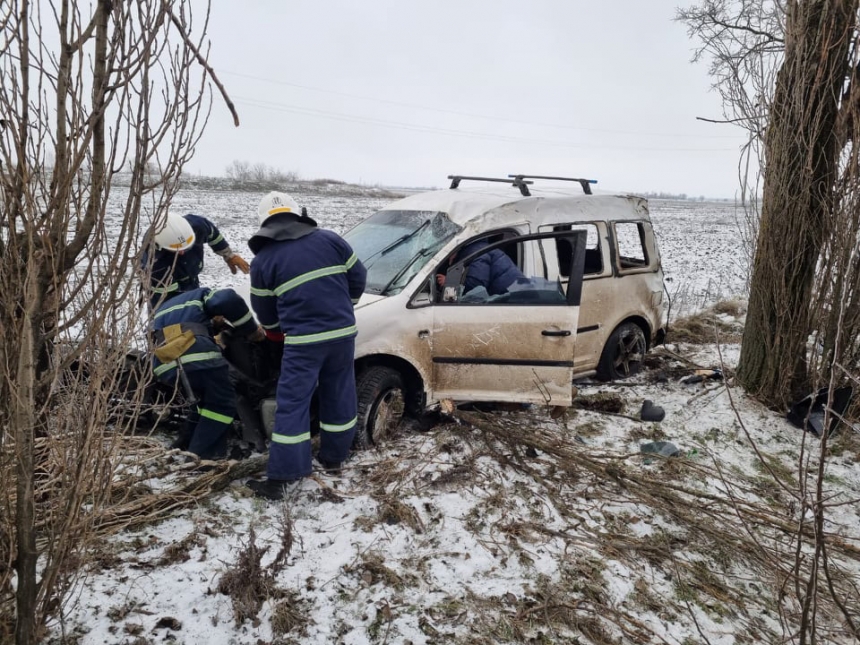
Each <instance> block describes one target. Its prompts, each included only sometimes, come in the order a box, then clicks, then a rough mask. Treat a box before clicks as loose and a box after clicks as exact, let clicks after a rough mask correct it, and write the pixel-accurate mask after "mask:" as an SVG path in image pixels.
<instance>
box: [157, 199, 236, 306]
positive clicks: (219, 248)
mask: <svg viewBox="0 0 860 645" xmlns="http://www.w3.org/2000/svg"><path fill="white" fill-rule="evenodd" d="M184 217H185V219H186V220H187V221H188V223H189V224H190V225H191V229H192V230H193V231H194V244H193V245H192V246H191V248H189V249H187V250H185V251H184V252H182V253H176V252H174V251H166V250H164V249H158V250H156V251H155V254H154V255H153V257H152V268H151V273H150V280H149V282H150V284H149V289H150V303H151V304H152V306H153V307H155V306H157V305H158V303H159V302H160V301H162V297H164V298H165V299H166V298H172V297H173V296H175V295H177V294H180V293H185V292H186V291H191V290H192V289H197V288H199V287H200V280H199V279H198V278H199V276H200V272H201V271H202V270H203V254H204V249H203V245H204V244H208V245H209V247H210V248H211V249H212V250H213V251H214V252H215V253H223V252H224V251H226V250H228V249H229V248H230V245H229V244H228V243H227V240H225V239H224V236H223V235H221V231H219V230H218V227H217V226H215V224H213V223H212V222H210V221H209V220H208V219H206V218H205V217H202V216H201V215H192V214H191V213H189V214H188V215H184ZM148 261H149V252H146V253H144V256H143V266H144V267H147V263H148ZM165 294H167V295H165Z"/></svg>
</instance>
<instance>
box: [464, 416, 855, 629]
mask: <svg viewBox="0 0 860 645" xmlns="http://www.w3.org/2000/svg"><path fill="white" fill-rule="evenodd" d="M457 416H458V418H459V419H460V420H461V422H462V423H464V424H468V426H467V427H471V428H473V429H474V430H473V431H472V433H471V435H472V436H471V438H470V439H469V441H471V442H472V443H473V444H474V443H475V438H476V436H477V437H479V438H481V439H482V440H483V441H484V442H485V443H486V446H487V451H485V452H489V453H490V454H496V455H516V454H521V453H522V451H523V449H524V447H529V448H532V449H533V450H534V451H535V452H536V453H537V454H539V455H542V457H541V459H540V460H538V462H537V463H536V462H535V461H534V460H528V459H518V458H509V459H507V460H506V462H505V463H506V465H507V466H508V467H510V468H512V469H514V471H516V472H519V473H522V474H523V475H526V476H528V477H529V478H531V479H533V480H534V482H535V483H536V484H537V489H534V488H532V490H531V494H532V496H535V495H539V496H541V497H543V498H545V499H546V500H547V501H548V503H550V504H551V505H552V507H553V508H554V509H555V511H556V512H557V513H559V514H560V515H562V516H563V517H570V521H571V522H572V523H573V524H574V525H575V526H576V529H575V530H572V529H570V530H559V529H551V528H549V526H548V525H547V524H546V523H545V522H543V521H541V520H540V519H539V518H538V519H536V521H534V522H532V523H529V524H522V523H516V522H511V521H510V520H505V521H504V522H502V521H499V520H495V519H494V516H493V513H492V512H490V511H489V510H480V509H478V508H474V509H473V513H472V514H470V518H469V519H467V523H468V522H471V527H470V530H473V531H474V532H475V533H476V535H487V534H488V533H489V534H491V535H492V534H493V533H499V534H500V535H502V534H503V535H506V536H507V537H508V544H509V545H515V544H516V543H518V542H521V541H526V542H529V543H531V544H535V543H536V540H537V536H539V535H541V534H543V535H545V536H546V539H560V540H563V541H564V542H565V544H566V545H567V546H566V547H565V551H566V552H570V553H577V552H579V553H582V552H583V550H585V551H587V552H592V553H594V552H597V553H600V554H602V558H605V559H606V560H615V561H618V562H621V563H624V566H626V567H628V568H629V569H630V570H632V571H634V572H635V571H643V563H647V565H648V566H650V567H652V568H653V570H657V571H663V572H664V575H665V576H666V577H667V578H671V579H672V581H673V583H674V588H675V595H674V597H668V598H667V597H657V596H654V594H653V592H651V590H650V589H648V588H647V587H644V586H643V584H642V583H640V584H639V585H638V587H636V588H635V590H634V594H632V595H631V597H630V600H631V602H632V603H633V604H634V605H635V606H646V607H656V606H658V605H661V603H662V606H663V612H662V613H663V614H665V613H667V612H668V613H670V614H671V613H674V614H675V615H681V614H683V615H687V614H688V613H690V612H692V611H693V607H694V606H695V607H697V608H698V610H700V611H704V612H705V613H707V614H708V615H710V616H711V617H712V618H713V619H714V620H716V621H718V622H719V621H722V620H725V619H731V620H732V622H733V625H734V629H740V630H741V631H746V633H754V634H756V635H757V636H756V638H758V642H762V641H768V640H773V639H777V640H778V639H779V638H780V637H781V634H780V633H778V632H777V631H774V630H773V629H772V628H769V627H768V626H767V623H766V622H765V621H762V620H761V617H760V614H761V612H769V613H770V615H771V616H772V617H775V616H777V614H778V612H779V610H778V608H777V606H776V605H775V604H774V603H775V602H776V601H775V594H774V595H770V594H765V595H764V596H762V595H761V594H760V590H758V591H757V590H756V587H752V586H747V585H746V584H745V583H743V580H748V579H749V578H750V576H754V579H756V580H760V581H763V580H781V581H787V584H794V582H792V581H793V580H798V581H802V580H803V579H804V577H803V576H804V575H807V574H808V572H807V571H806V566H807V565H806V561H801V562H800V564H795V559H794V556H793V552H791V549H790V548H788V547H787V546H786V545H787V544H790V538H791V537H792V536H794V535H795V534H796V533H797V531H798V524H797V522H796V520H795V519H794V518H792V517H791V516H790V510H789V506H787V505H786V504H784V503H783V504H774V503H773V502H772V500H769V499H767V496H766V494H767V493H768V492H770V493H771V494H772V492H773V491H774V490H778V489H779V486H780V485H781V484H782V485H785V484H786V481H785V480H783V476H785V475H786V474H787V473H786V472H785V471H784V470H783V469H780V470H779V471H778V472H777V473H776V474H775V475H774V474H773V473H770V472H763V473H748V474H736V473H733V474H732V476H731V481H726V480H725V479H723V485H724V486H725V487H726V488H727V490H728V491H729V493H728V494H726V493H722V494H717V493H709V492H707V491H706V490H704V489H703V488H700V487H699V486H697V485H696V482H697V481H700V480H702V479H706V478H709V479H721V478H722V475H721V474H720V472H718V471H716V470H715V468H713V467H710V466H706V465H702V464H700V463H697V462H694V461H688V460H685V459H679V460H674V461H677V462H679V463H680V464H681V466H682V468H680V470H679V469H677V468H676V469H664V468H659V469H648V470H642V469H640V468H637V467H635V466H634V464H632V463H631V464H628V463H626V462H627V460H628V459H629V458H630V456H629V455H624V454H614V453H611V452H598V451H590V450H588V449H583V447H582V446H580V445H576V444H575V443H574V441H573V439H572V438H570V437H564V438H560V437H559V436H558V434H557V433H555V432H553V431H552V430H548V429H541V428H535V427H525V426H524V424H517V423H511V422H509V421H507V420H505V419H504V418H501V417H492V416H488V415H480V414H475V413H468V412H458V413H457ZM467 427H463V428H461V429H460V432H461V433H462V434H463V435H464V436H465V435H466V434H468V433H469V430H468V429H467ZM681 462H682V463H681ZM550 463H551V464H552V467H549V465H548V464H550ZM774 477H777V478H778V479H777V480H775V479H773V478H774ZM766 481H767V482H768V483H765V482H766ZM583 499H589V500H592V501H593V505H595V506H596V505H603V504H612V505H618V504H624V505H625V506H627V507H630V508H646V509H648V511H647V512H648V513H649V514H652V515H653V516H655V517H659V518H661V523H663V522H666V523H669V524H671V525H672V526H673V527H675V528H674V529H672V530H667V529H661V528H659V525H658V526H654V525H652V530H651V532H650V533H649V534H647V535H645V536H642V537H637V536H636V535H634V534H632V533H631V532H630V531H629V528H628V526H627V525H628V523H629V522H631V521H633V520H632V519H631V518H630V517H626V518H625V517H618V518H617V520H618V522H614V521H613V519H612V517H613V516H612V514H611V513H608V512H607V511H605V510H604V511H602V512H601V513H600V515H599V516H598V517H600V519H599V520H598V521H597V523H596V525H594V524H584V523H582V522H579V521H577V520H576V518H577V516H578V515H579V513H581V511H577V510H576V509H577V508H578V507H581V506H582V503H583ZM787 511H788V515H787ZM593 512H594V511H592V512H589V517H591V518H592V519H594V515H593ZM636 521H639V520H638V519H637V520H636ZM751 526H754V527H756V528H755V531H753V532H751V531H750V530H749V527H751ZM800 530H801V533H802V534H803V536H804V538H805V539H811V538H812V530H813V529H812V527H811V526H809V525H804V526H803V527H802V528H801V529H800ZM825 539H826V541H827V544H828V549H829V555H830V557H831V558H832V559H833V561H837V560H838V561H842V562H844V561H846V560H854V561H860V547H858V546H857V545H856V544H855V543H853V542H852V541H851V540H846V539H844V538H843V537H842V536H841V535H840V534H839V533H838V531H837V532H833V531H831V532H828V533H827V534H826V535H825ZM512 540H513V541H512ZM500 542H501V540H500V539H499V538H496V539H495V543H500ZM583 562H589V561H588V560H585V561H580V562H579V566H576V567H574V568H573V570H574V571H575V573H574V574H573V575H572V576H571V580H575V581H576V582H575V583H574V582H571V583H569V584H568V585H567V586H566V587H564V588H563V589H555V588H551V587H550V586H547V587H545V588H544V595H543V596H540V600H539V606H540V607H541V611H542V622H541V625H542V626H543V627H544V628H545V627H546V626H547V625H550V626H555V629H556V630H557V633H553V632H552V631H551V632H550V633H551V634H552V639H553V642H559V641H564V640H565V639H566V638H567V639H570V640H571V642H574V641H573V638H574V636H571V635H569V634H568V635H567V636H565V632H564V630H565V629H568V630H570V634H574V635H581V636H584V637H585V638H587V639H588V640H590V641H592V642H598V643H601V642H617V641H618V638H619V636H620V635H621V634H623V635H625V636H626V637H627V639H629V640H631V641H632V642H651V641H652V640H659V638H656V635H655V634H653V633H651V632H650V630H649V629H648V628H647V627H646V626H645V625H643V624H641V623H640V622H639V620H638V618H637V616H636V613H635V611H630V610H626V609H623V608H622V607H619V606H618V605H616V604H614V603H612V602H609V601H608V599H607V597H606V596H605V595H601V593H602V592H601V589H602V587H601V577H600V576H599V575H598V573H599V567H596V568H595V569H594V570H589V569H588V566H587V565H586V566H583V565H582V563H583ZM821 584H822V585H824V584H825V583H824V582H822V583H821ZM832 584H833V588H834V589H835V590H836V593H837V594H839V596H838V597H841V598H845V599H848V598H856V597H857V590H856V588H855V587H854V586H853V584H852V582H851V581H850V580H849V579H847V578H845V577H843V579H838V577H834V579H833V580H832ZM562 592H563V593H562ZM821 592H822V593H821V594H820V597H821V601H820V608H819V617H820V618H819V620H820V621H821V622H822V624H824V623H825V622H827V623H829V624H831V625H839V624H841V621H840V619H839V612H838V609H837V608H836V606H835V605H834V603H833V601H832V596H830V595H828V593H827V590H826V589H825V588H824V587H823V586H822V589H821ZM565 594H566V595H565ZM533 601H534V599H531V600H530V601H529V602H533ZM846 602H847V600H846ZM488 609H489V607H488ZM497 609H498V608H497ZM631 609H632V608H631ZM499 611H501V609H499ZM536 611H537V610H535V609H534V608H533V607H532V606H526V607H525V608H523V607H522V606H520V608H519V609H518V610H517V612H515V613H514V617H513V618H517V619H521V618H523V617H524V616H532V615H533V614H534V613H535V612H536ZM490 615H491V616H493V619H492V620H488V624H486V625H484V627H485V628H486V629H488V630H490V631H488V632H487V633H488V634H490V635H491V637H495V638H496V639H498V640H513V641H515V642H521V639H525V638H529V637H530V638H533V637H534V632H535V628H536V626H535V625H530V624H529V623H528V622H525V623H523V622H521V621H520V620H514V619H512V618H511V616H510V615H506V614H505V613H504V612H502V619H501V620H497V619H498V616H499V614H498V613H497V612H491V614H490ZM691 615H692V614H691ZM493 621H495V622H493ZM490 623H492V624H490ZM542 629H543V628H542ZM607 639H608V640H607ZM469 642H472V641H469ZM538 642H539V641H538Z"/></svg>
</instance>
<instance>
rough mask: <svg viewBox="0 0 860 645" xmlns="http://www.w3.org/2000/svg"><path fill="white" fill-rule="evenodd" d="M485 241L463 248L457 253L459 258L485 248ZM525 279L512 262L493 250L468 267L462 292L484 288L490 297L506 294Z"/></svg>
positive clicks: (504, 255)
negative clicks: (518, 281)
mask: <svg viewBox="0 0 860 645" xmlns="http://www.w3.org/2000/svg"><path fill="white" fill-rule="evenodd" d="M487 244H488V243H487V241H486V240H478V241H477V242H473V243H472V244H469V245H468V246H466V247H464V248H463V250H462V251H460V252H459V253H458V256H459V258H465V257H467V256H469V255H471V254H472V253H475V252H477V251H480V250H481V249H483V248H484V247H486V246H487ZM520 279H525V276H524V275H523V274H522V271H520V270H519V268H517V265H516V264H514V262H513V260H511V258H509V257H508V255H507V254H506V253H505V252H504V251H501V250H499V249H493V250H492V251H488V252H487V253H484V254H483V255H481V256H479V257H478V258H477V259H476V260H475V261H474V262H472V263H471V264H470V265H469V269H468V271H467V272H466V280H465V282H464V283H463V292H464V293H468V292H469V291H471V290H472V289H474V288H475V287H484V288H485V289H486V290H487V293H489V294H490V295H491V296H497V295H499V294H502V293H505V292H507V290H508V288H509V287H510V286H511V285H512V284H513V283H514V282H516V281H517V280H520Z"/></svg>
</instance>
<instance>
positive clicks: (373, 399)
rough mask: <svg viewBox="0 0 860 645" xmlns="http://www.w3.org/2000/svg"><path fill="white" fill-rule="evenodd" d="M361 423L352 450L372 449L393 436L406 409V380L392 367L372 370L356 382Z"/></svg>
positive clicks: (357, 428)
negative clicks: (404, 388) (404, 389)
mask: <svg viewBox="0 0 860 645" xmlns="http://www.w3.org/2000/svg"><path fill="white" fill-rule="evenodd" d="M356 392H357V394H358V421H357V423H356V428H355V439H354V440H353V443H352V445H353V448H355V449H356V450H365V449H367V448H372V447H373V446H376V445H378V444H379V442H380V441H383V440H384V439H385V438H386V437H388V436H390V435H391V434H392V433H393V432H394V430H395V429H396V428H397V426H399V425H400V422H401V421H402V420H403V413H404V411H405V409H406V397H405V394H404V391H403V378H402V377H401V376H400V373H399V372H397V371H396V370H393V369H391V368H390V367H383V366H376V367H371V368H369V369H367V370H365V371H363V372H362V373H361V374H359V375H358V378H357V379H356Z"/></svg>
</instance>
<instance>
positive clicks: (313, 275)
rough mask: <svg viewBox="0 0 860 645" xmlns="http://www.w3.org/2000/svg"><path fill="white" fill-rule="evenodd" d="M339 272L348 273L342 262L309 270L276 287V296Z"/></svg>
mask: <svg viewBox="0 0 860 645" xmlns="http://www.w3.org/2000/svg"><path fill="white" fill-rule="evenodd" d="M338 273H346V267H345V266H344V265H342V264H338V265H337V266H331V267H323V268H322V269H315V270H313V271H308V272H307V273H303V274H301V275H299V276H296V277H295V278H293V279H292V280H288V281H286V282H285V283H284V284H282V285H280V286H278V287H275V290H274V293H275V295H276V296H281V295H283V294H285V293H286V292H287V291H289V290H290V289H295V288H296V287H298V286H299V285H302V284H304V283H305V282H310V281H311V280H316V279H317V278H324V277H326V276H329V275H337V274H338Z"/></svg>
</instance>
